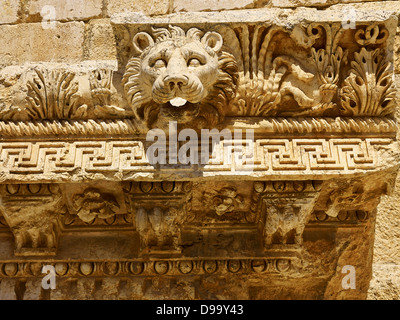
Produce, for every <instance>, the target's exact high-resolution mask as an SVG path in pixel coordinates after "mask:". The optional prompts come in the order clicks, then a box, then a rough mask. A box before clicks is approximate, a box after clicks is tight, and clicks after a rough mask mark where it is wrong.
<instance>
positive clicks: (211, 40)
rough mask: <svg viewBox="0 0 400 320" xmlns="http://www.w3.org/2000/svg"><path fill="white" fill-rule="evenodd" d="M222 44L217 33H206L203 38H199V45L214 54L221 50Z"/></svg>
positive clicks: (220, 37)
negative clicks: (207, 48)
mask: <svg viewBox="0 0 400 320" xmlns="http://www.w3.org/2000/svg"><path fill="white" fill-rule="evenodd" d="M223 42H224V41H223V40H222V36H221V35H220V34H219V33H217V32H207V33H206V34H205V35H204V36H203V38H201V43H202V44H204V45H205V46H207V47H209V48H211V49H212V50H214V51H215V52H218V51H219V50H221V47H222V44H223Z"/></svg>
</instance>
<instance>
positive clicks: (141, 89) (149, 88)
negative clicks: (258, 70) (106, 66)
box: [123, 27, 237, 124]
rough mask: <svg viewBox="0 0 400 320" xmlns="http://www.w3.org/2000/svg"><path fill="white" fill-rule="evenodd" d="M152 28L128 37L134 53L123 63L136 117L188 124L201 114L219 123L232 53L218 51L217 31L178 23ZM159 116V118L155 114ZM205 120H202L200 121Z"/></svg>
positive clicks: (231, 78)
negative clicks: (203, 29)
mask: <svg viewBox="0 0 400 320" xmlns="http://www.w3.org/2000/svg"><path fill="white" fill-rule="evenodd" d="M169 29H170V30H167V29H164V28H160V29H153V34H154V35H155V40H153V37H152V36H150V35H149V34H148V33H146V32H139V33H137V34H136V35H135V36H134V38H133V47H134V49H135V50H136V52H138V53H139V56H137V57H133V58H132V59H131V60H130V62H129V63H128V65H127V69H126V73H125V75H124V78H123V83H124V88H125V93H126V96H127V98H128V101H129V102H130V103H131V106H132V108H133V111H134V112H135V114H136V116H137V117H138V118H139V119H144V120H145V121H146V122H147V123H148V124H151V123H153V122H154V121H155V120H156V119H157V118H158V115H159V113H162V119H163V121H168V120H176V121H178V122H180V123H187V122H189V121H191V120H193V119H194V118H196V117H197V116H199V114H201V116H202V117H203V118H205V120H206V122H205V123H210V122H211V123H216V122H219V118H220V117H221V116H223V109H224V108H223V107H224V103H225V101H227V100H228V99H227V97H228V96H232V95H233V93H234V90H233V89H234V88H235V86H236V82H237V66H236V63H235V60H234V58H233V56H231V55H230V54H228V53H226V52H224V51H223V50H222V46H223V39H222V36H221V35H220V34H219V33H217V32H212V31H210V32H207V33H205V34H204V35H203V36H202V32H201V31H200V30H198V29H196V28H191V29H189V30H188V31H187V32H186V33H185V31H184V30H183V29H181V28H179V27H169ZM160 118H161V117H160ZM203 123H204V121H203Z"/></svg>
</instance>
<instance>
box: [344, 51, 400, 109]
mask: <svg viewBox="0 0 400 320" xmlns="http://www.w3.org/2000/svg"><path fill="white" fill-rule="evenodd" d="M354 59H355V61H352V62H351V66H352V69H351V71H350V75H349V76H348V77H347V78H346V79H345V81H344V84H345V85H344V87H343V88H342V89H341V92H340V93H341V107H342V113H343V114H344V115H347V116H348V115H351V116H360V115H367V116H368V115H375V116H378V115H379V116H384V115H388V114H391V113H393V111H394V107H395V103H394V98H395V95H396V88H395V85H394V82H393V72H392V71H391V64H390V63H389V62H386V61H385V55H384V50H382V49H379V48H377V49H375V50H367V49H366V48H364V47H363V48H361V50H360V51H359V52H355V53H354Z"/></svg>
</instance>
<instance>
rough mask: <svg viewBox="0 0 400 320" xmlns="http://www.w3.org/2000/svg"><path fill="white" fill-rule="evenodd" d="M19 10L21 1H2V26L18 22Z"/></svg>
mask: <svg viewBox="0 0 400 320" xmlns="http://www.w3.org/2000/svg"><path fill="white" fill-rule="evenodd" d="M18 10H19V1H15V0H0V24H5V23H15V22H17V20H18Z"/></svg>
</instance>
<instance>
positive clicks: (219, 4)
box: [173, 0, 255, 12]
mask: <svg viewBox="0 0 400 320" xmlns="http://www.w3.org/2000/svg"><path fill="white" fill-rule="evenodd" d="M254 6H255V1H254V0H239V1H231V0H217V1H215V0H204V1H194V0H175V1H174V4H173V11H174V12H181V11H186V12H191V11H221V10H231V9H245V8H254Z"/></svg>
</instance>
